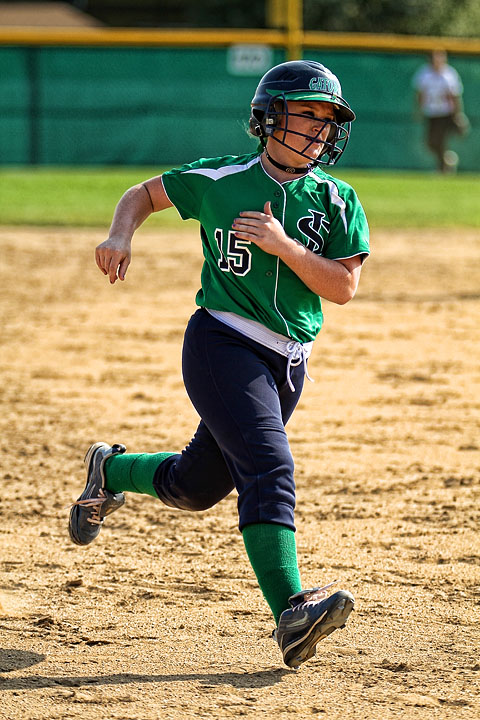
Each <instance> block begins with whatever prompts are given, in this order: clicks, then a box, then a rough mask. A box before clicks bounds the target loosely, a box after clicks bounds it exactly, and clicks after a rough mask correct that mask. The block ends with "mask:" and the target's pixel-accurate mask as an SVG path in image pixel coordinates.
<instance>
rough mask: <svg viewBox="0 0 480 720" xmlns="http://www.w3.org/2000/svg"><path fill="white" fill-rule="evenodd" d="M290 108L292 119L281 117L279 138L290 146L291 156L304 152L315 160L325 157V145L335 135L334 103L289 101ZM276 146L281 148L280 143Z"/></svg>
mask: <svg viewBox="0 0 480 720" xmlns="http://www.w3.org/2000/svg"><path fill="white" fill-rule="evenodd" d="M287 105H288V116H286V115H285V114H283V115H281V116H280V118H279V123H278V126H277V130H276V131H275V136H276V137H277V139H278V140H280V141H281V142H282V143H285V144H286V145H288V146H289V148H286V149H285V150H286V151H287V152H289V153H293V154H297V153H299V152H301V153H302V154H303V155H306V156H307V157H309V158H311V159H312V160H315V159H316V158H318V157H319V156H320V155H321V154H322V152H323V149H324V145H325V141H326V140H327V138H328V136H329V134H331V133H332V132H333V130H332V128H334V126H333V125H332V124H331V122H330V121H332V120H333V121H334V120H335V113H334V108H333V106H332V103H328V102H316V101H315V102H313V101H312V102H310V101H303V100H302V101H289V102H288V103H287ZM285 129H286V131H285ZM275 145H277V147H279V145H278V144H277V143H275ZM277 154H278V151H277ZM297 161H298V154H297Z"/></svg>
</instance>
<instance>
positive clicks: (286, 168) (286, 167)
mask: <svg viewBox="0 0 480 720" xmlns="http://www.w3.org/2000/svg"><path fill="white" fill-rule="evenodd" d="M265 155H266V156H267V158H268V159H269V160H270V162H271V163H272V165H275V167H276V168H278V169H279V170H283V171H284V172H286V173H289V174H290V175H303V174H304V173H307V172H310V170H311V169H312V168H314V167H315V163H314V162H311V163H308V165H305V166H304V167H300V168H297V167H292V166H290V165H282V163H279V162H277V161H276V160H274V159H273V158H272V156H271V155H270V154H269V152H268V150H267V148H265Z"/></svg>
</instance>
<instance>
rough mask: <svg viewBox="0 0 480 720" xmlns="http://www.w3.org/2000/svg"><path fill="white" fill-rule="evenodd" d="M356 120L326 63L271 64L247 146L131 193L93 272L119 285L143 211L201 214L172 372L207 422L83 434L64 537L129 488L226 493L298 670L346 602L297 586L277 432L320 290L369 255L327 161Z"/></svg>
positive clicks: (356, 213) (314, 324)
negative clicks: (94, 438)
mask: <svg viewBox="0 0 480 720" xmlns="http://www.w3.org/2000/svg"><path fill="white" fill-rule="evenodd" d="M354 119H355V115H354V113H353V111H352V110H351V109H350V107H349V105H348V103H347V102H346V101H345V100H344V99H343V97H342V94H341V88H340V83H339V81H338V79H337V78H336V77H335V75H333V73H332V72H331V71H330V70H328V69H327V68H326V67H324V66H323V65H321V64H320V63H317V62H311V61H295V62H286V63H282V64H281V65H277V66H276V67H274V68H272V69H271V70H270V71H269V72H267V73H266V75H265V76H264V77H263V78H262V79H261V81H260V83H259V85H258V87H257V90H256V92H255V96H254V98H253V100H252V103H251V116H250V133H251V134H252V135H253V136H254V137H256V138H258V139H259V141H260V143H259V147H258V149H257V151H256V152H253V153H251V154H249V155H242V156H233V155H228V156H225V157H219V158H213V159H201V160H197V161H196V162H192V163H191V164H188V165H184V166H183V167H181V168H179V169H175V170H170V171H169V172H166V173H164V174H163V175H162V176H158V177H154V178H151V179H150V180H147V181H146V182H144V183H142V184H139V185H136V186H134V187H132V188H130V189H129V190H128V191H127V192H126V193H125V194H124V195H123V197H122V198H121V199H120V202H119V203H118V205H117V208H116V210H115V214H114V218H113V222H112V226H111V229H110V236H109V238H108V240H106V241H105V242H103V243H101V244H100V245H99V246H98V247H97V249H96V262H97V265H98V267H99V268H100V270H101V271H102V272H103V273H104V274H105V275H107V276H108V277H109V279H110V282H111V283H114V282H115V281H116V280H117V278H119V279H120V280H124V279H125V274H126V272H127V268H128V266H129V264H130V260H131V239H132V236H133V233H134V231H135V230H136V229H137V228H138V227H139V226H140V225H141V223H142V222H143V221H144V220H145V219H146V218H147V217H148V216H149V215H150V214H151V213H152V212H158V211H160V210H163V209H165V208H167V207H170V206H171V205H174V206H175V207H176V208H177V210H178V212H179V213H180V215H181V217H182V218H184V219H186V218H195V219H197V220H198V221H199V223H200V234H201V238H202V245H203V253H204V258H205V260H204V264H203V269H202V277H201V289H200V290H199V291H198V294H197V298H196V302H197V305H198V306H199V309H198V310H197V311H196V312H195V313H194V315H193V316H192V318H191V319H190V321H189V323H188V327H187V329H186V332H185V339H184V346H183V357H182V371H183V377H184V382H185V386H186V389H187V392H188V395H189V397H190V399H191V401H192V403H193V405H194V407H195V409H196V410H197V412H198V413H199V415H200V417H201V421H200V424H199V426H198V429H197V431H196V434H195V436H194V438H193V440H192V441H191V442H190V444H189V445H188V446H187V447H186V448H185V449H184V450H183V451H182V452H180V453H178V452H175V453H173V452H161V453H154V454H151V453H149V454H146V453H140V454H126V452H125V447H124V446H123V445H120V444H114V445H112V446H110V445H109V444H107V443H104V442H98V443H95V444H94V445H92V447H91V448H90V449H89V450H88V452H87V454H86V457H85V465H86V469H87V484H86V487H85V490H84V491H83V493H82V494H81V495H80V497H79V499H78V500H77V502H76V503H74V505H73V506H72V509H71V512H70V521H69V532H70V537H71V539H72V540H73V542H75V543H77V544H78V545H88V543H90V542H92V540H94V539H95V538H96V537H97V535H98V533H99V532H100V529H101V526H102V523H103V521H104V518H105V517H106V516H107V515H108V514H110V513H111V512H113V511H115V510H116V509H117V508H119V507H120V506H121V505H122V504H123V503H124V501H125V497H124V492H126V491H127V492H128V491H130V492H136V493H147V494H149V495H152V496H153V497H156V498H159V499H160V500H161V501H162V502H163V503H165V504H166V505H168V506H170V507H174V508H180V509H184V510H189V511H192V510H193V511H195V510H205V509H207V508H209V507H212V506H213V505H215V504H216V503H218V502H219V501H220V500H222V498H224V497H226V496H227V495H228V494H229V493H230V492H232V490H234V489H236V491H237V493H238V513H239V528H240V531H241V532H242V535H243V540H244V543H245V548H246V551H247V554H248V558H249V560H250V563H251V565H252V568H253V570H254V572H255V575H256V577H257V579H258V583H259V586H260V588H261V590H262V592H263V594H264V597H265V599H266V601H267V603H268V605H269V606H270V608H271V611H272V614H273V617H274V620H275V624H276V629H275V630H274V633H273V635H274V637H275V639H276V641H277V643H278V645H279V647H280V650H281V652H282V656H283V660H284V662H285V664H286V665H288V666H289V667H293V668H296V667H298V666H299V665H300V664H301V663H303V662H305V661H306V660H308V659H309V658H311V657H312V656H313V655H314V654H315V649H316V644H317V643H318V641H319V640H322V639H323V638H325V637H326V636H327V635H329V634H330V633H331V632H333V631H334V630H336V629H337V628H340V627H343V626H344V624H345V622H346V620H347V618H348V616H349V614H350V612H351V610H352V609H353V604H354V599H353V597H352V595H351V594H350V593H349V592H347V591H343V590H341V591H338V592H335V593H334V594H333V595H330V596H329V597H326V596H327V588H312V589H308V590H302V586H301V583H300V574H299V569H298V564H297V553H296V543H295V524H294V508H295V483H294V465H293V459H292V455H291V452H290V448H289V444H288V440H287V435H286V433H285V425H286V423H287V421H288V419H289V418H290V416H291V414H292V412H293V410H294V409H295V406H296V404H297V402H298V400H299V397H300V394H301V392H302V387H303V382H304V377H305V375H308V373H307V359H308V356H309V355H310V352H311V348H312V344H313V341H314V339H315V337H316V336H317V334H318V332H319V331H320V328H321V326H322V320H323V316H322V305H321V299H320V298H326V299H328V300H330V301H332V302H335V303H339V304H344V303H346V302H348V301H349V300H351V299H352V297H353V296H354V294H355V291H356V289H357V285H358V281H359V277H360V271H361V267H362V262H363V261H364V260H365V258H366V257H367V255H368V253H369V244H368V226H367V221H366V218H365V214H364V212H363V209H362V207H361V205H360V203H359V201H358V199H357V196H356V194H355V192H354V190H353V189H352V188H351V187H350V186H349V185H347V184H346V183H344V182H341V181H339V180H335V179H334V178H333V177H331V176H330V175H327V174H326V173H325V172H324V171H323V169H322V168H321V166H322V165H334V164H335V163H336V162H337V160H338V159H339V158H340V156H341V155H342V153H343V151H344V149H345V147H346V145H347V142H348V138H349V132H350V123H351V122H352V121H353V120H354ZM327 587H329V586H327Z"/></svg>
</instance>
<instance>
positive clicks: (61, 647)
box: [0, 224, 480, 720]
mask: <svg viewBox="0 0 480 720" xmlns="http://www.w3.org/2000/svg"><path fill="white" fill-rule="evenodd" d="M102 239H103V235H102V233H100V232H94V231H85V230H81V231H75V230H73V229H68V230H60V229H55V230H44V231H35V230H33V229H25V230H19V229H8V228H6V229H5V228H4V229H3V230H2V252H1V255H0V270H1V274H0V277H1V284H0V292H1V296H2V302H1V306H0V311H1V313H2V326H3V329H2V336H1V341H0V360H1V387H0V392H1V395H2V405H1V407H2V413H1V416H0V424H1V439H0V452H1V459H2V464H1V473H2V477H3V485H2V490H1V495H0V499H1V506H0V507H1V515H0V519H1V524H0V542H1V564H0V567H1V574H0V601H1V605H2V609H1V612H0V690H1V691H2V698H1V701H0V717H1V718H8V720H30V719H31V720H34V719H35V720H46V719H48V720H50V719H52V720H53V719H57V718H65V719H66V718H68V719H75V720H76V719H77V718H78V719H80V718H82V720H85V719H86V720H90V719H91V720H94V719H95V720H104V719H105V720H107V719H109V720H110V719H115V720H120V719H121V720H153V719H155V720H156V719H162V720H163V719H170V718H172V720H173V719H174V718H175V719H176V718H186V719H188V718H208V719H209V720H212V719H217V718H218V719H219V720H220V719H222V718H230V717H236V716H247V717H251V718H282V719H283V718H285V719H287V718H288V720H294V719H295V718H298V719H300V718H302V720H304V719H305V718H315V717H325V718H328V719H329V720H331V719H336V718H339V719H340V718H342V720H363V719H364V718H365V719H368V720H384V719H385V718H402V719H404V720H405V719H406V720H410V719H416V718H419V719H420V718H421V719H422V720H423V719H425V720H426V719H427V718H441V719H442V720H444V719H445V720H447V719H450V718H452V719H453V718H455V719H456V720H458V719H459V718H461V719H463V718H465V719H467V718H468V719H469V720H472V718H474V717H478V716H479V713H480V701H479V688H480V658H479V644H480V625H479V620H480V612H479V611H480V567H479V562H480V541H479V536H478V526H479V519H480V510H479V498H480V412H479V409H480V370H479V362H478V348H479V340H480V292H479V288H480V238H479V237H478V235H477V236H475V234H474V233H473V232H471V233H465V232H462V233H461V234H459V235H458V236H455V237H452V234H451V232H449V233H440V232H438V231H431V232H425V231H422V232H421V233H420V234H416V233H413V232H412V233H409V234H405V233H385V234H383V233H380V232H377V233H374V234H373V250H374V254H373V256H372V258H371V259H370V260H369V261H368V263H367V264H366V267H365V270H364V274H363V277H362V281H361V287H360V289H359V292H358V295H357V297H356V298H355V300H354V301H353V302H352V303H350V304H349V305H347V306H345V307H338V306H334V305H331V304H329V303H326V304H325V314H326V324H325V328H324V330H323V331H322V333H321V335H320V337H319V339H318V341H317V343H316V346H315V348H314V352H313V355H312V358H311V362H310V374H311V375H312V377H313V378H314V379H315V383H314V384H310V383H307V384H306V387H305V391H304V395H303V398H302V401H301V404H300V406H299V408H298V410H297V412H296V414H295V415H294V417H293V419H292V420H291V422H290V425H289V437H290V440H291V445H292V449H293V452H294V456H295V460H296V468H297V471H296V477H297V486H298V512H297V527H298V532H297V541H298V551H299V558H300V566H301V570H302V580H303V584H304V586H305V587H309V586H311V585H314V584H324V583H327V582H329V581H330V580H334V579H335V578H338V579H339V581H340V584H339V587H345V588H347V589H350V590H351V591H352V592H353V593H354V595H355V597H356V605H357V607H356V612H355V613H354V614H353V615H352V616H351V619H350V621H349V623H348V624H347V627H346V628H345V630H343V631H341V632H337V633H335V634H334V635H332V637H331V638H329V639H327V640H325V641H324V642H323V643H320V645H319V646H318V652H317V657H316V658H315V659H314V660H312V661H311V662H309V663H307V664H306V665H304V666H303V667H302V668H301V669H300V670H299V671H298V672H294V671H290V670H288V669H287V668H285V667H283V666H282V664H281V662H280V656H279V652H278V649H277V648H276V646H275V645H274V643H273V641H272V639H271V637H270V634H271V631H272V627H273V626H272V621H271V618H270V615H269V611H268V609H267V606H266V605H265V603H264V601H263V599H262V597H261V595H260V592H259V590H258V588H257V585H256V582H255V580H254V578H253V575H252V571H251V569H250V566H249V564H248V562H247V559H246V555H245V552H244V548H243V542H242V538H241V536H240V534H239V533H238V530H237V516H236V499H235V497H234V496H233V495H232V496H230V497H229V498H227V500H226V501H224V502H223V503H221V504H220V505H218V506H217V507H216V508H214V509H212V510H210V511H208V512H202V513H198V514H193V513H180V512H174V511H172V510H170V509H168V508H165V507H164V506H163V505H161V504H160V503H159V502H156V501H155V500H154V499H153V498H150V497H147V496H134V495H129V496H128V498H127V505H126V507H125V508H124V509H123V510H121V511H120V512H118V513H116V514H115V515H114V516H112V517H111V518H109V519H108V520H107V522H106V524H105V527H104V529H103V530H102V534H101V536H100V538H99V539H98V541H97V542H96V543H95V544H94V545H92V546H90V547H89V548H78V547H76V546H74V545H72V544H71V543H70V541H69V539H68V535H67V532H66V525H67V517H68V510H67V509H65V508H66V506H67V505H68V504H69V503H70V502H72V501H73V500H74V499H76V497H77V495H78V494H79V488H80V487H81V486H82V485H83V482H84V474H83V462H82V461H83V455H84V452H85V450H86V448H87V447H88V445H89V444H90V443H91V442H94V441H96V440H106V441H108V442H114V441H120V442H124V443H125V444H126V445H127V448H128V449H129V450H130V451H132V452H135V451H142V450H144V451H152V452H153V451H158V450H179V449H181V448H182V447H183V445H184V444H185V443H186V442H187V441H188V440H189V439H190V437H191V435H192V433H193V431H194V429H195V427H196V424H197V417H196V414H195V412H194V411H193V409H192V408H191V406H190V404H189V401H188V399H187V396H186V393H185V391H184V388H183V383H182V378H181V373H180V352H181V342H182V335H183V329H184V326H185V323H186V320H187V318H188V317H189V315H190V314H191V312H192V311H193V310H194V296H195V292H196V290H197V288H198V278H199V268H200V263H201V253H200V247H199V241H198V239H197V235H196V233H192V232H191V231H190V230H187V231H183V232H182V231H179V232H176V233H172V232H169V233H166V232H164V233H162V234H161V233H158V232H153V231H152V230H151V229H149V228H148V224H147V226H146V227H145V228H144V229H143V231H142V232H141V233H139V235H138V237H137V239H136V241H135V257H134V263H133V265H132V267H131V268H130V271H129V274H128V275H127V280H126V282H125V283H124V284H120V283H117V284H116V285H115V286H113V287H112V286H110V285H109V284H108V281H107V280H106V279H105V278H104V277H103V276H102V275H101V274H100V272H99V271H98V270H96V268H95V267H94V264H93V247H94V246H95V244H96V243H97V242H99V241H101V240H102Z"/></svg>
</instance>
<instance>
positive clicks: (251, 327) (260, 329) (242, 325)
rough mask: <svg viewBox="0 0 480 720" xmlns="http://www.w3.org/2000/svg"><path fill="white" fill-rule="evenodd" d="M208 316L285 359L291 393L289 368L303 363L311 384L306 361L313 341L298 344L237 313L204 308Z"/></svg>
mask: <svg viewBox="0 0 480 720" xmlns="http://www.w3.org/2000/svg"><path fill="white" fill-rule="evenodd" d="M205 309H206V310H207V311H208V312H209V313H210V315H212V316H213V317H214V318H216V319H217V320H220V322H222V323H224V325H228V327H230V328H233V330H237V332H239V333H242V335H245V336H246V337H248V338H250V339H251V340H255V342H258V343H260V345H263V346H264V347H267V348H269V349H270V350H274V351H275V352H276V353H278V354H279V355H283V356H284V357H286V358H287V383H288V386H289V388H290V390H291V391H292V392H295V386H294V384H293V382H292V379H291V377H290V368H292V367H296V366H297V365H300V363H303V371H304V373H305V375H306V376H307V378H308V379H309V380H310V381H311V382H313V380H312V378H311V377H310V375H309V374H308V368H307V359H308V358H309V357H310V354H311V352H312V348H313V340H312V341H311V342H308V343H300V342H297V340H292V339H291V338H288V337H285V335H280V333H276V332H274V331H273V330H270V329H269V328H267V327H265V325H262V323H259V322H257V321H256V320H251V319H250V318H245V317H242V316H241V315H237V313H233V312H227V311H226V310H211V309H210V308H205Z"/></svg>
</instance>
